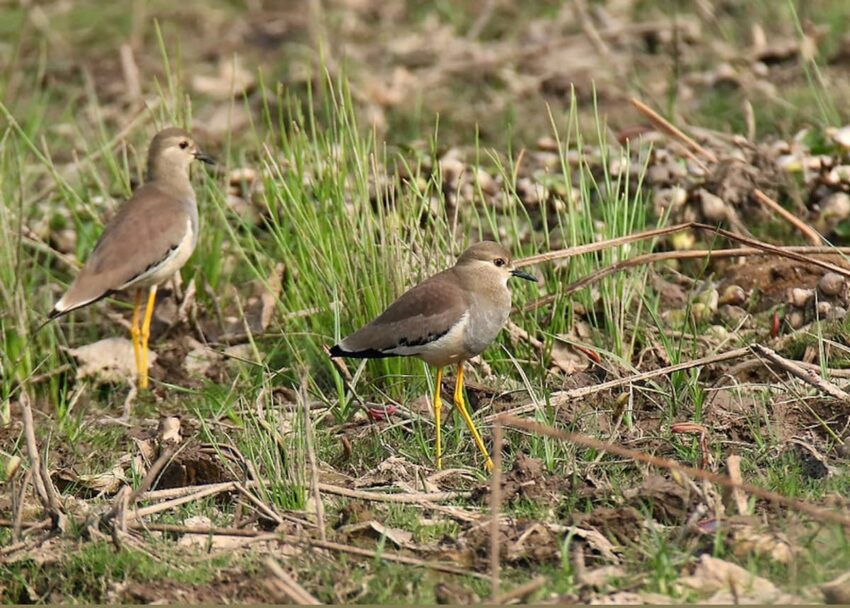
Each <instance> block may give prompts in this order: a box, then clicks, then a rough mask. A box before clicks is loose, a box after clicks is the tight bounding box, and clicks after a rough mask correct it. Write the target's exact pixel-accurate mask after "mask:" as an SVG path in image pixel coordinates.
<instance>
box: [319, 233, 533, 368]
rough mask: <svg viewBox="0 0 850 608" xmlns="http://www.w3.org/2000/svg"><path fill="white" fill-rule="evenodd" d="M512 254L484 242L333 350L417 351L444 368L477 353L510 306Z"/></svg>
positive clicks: (371, 354)
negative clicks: (509, 285)
mask: <svg viewBox="0 0 850 608" xmlns="http://www.w3.org/2000/svg"><path fill="white" fill-rule="evenodd" d="M511 276H519V277H522V278H525V279H530V280H535V279H534V277H532V276H531V275H528V274H526V273H524V272H520V271H517V270H514V269H513V267H512V266H511V258H510V253H509V252H508V251H507V250H506V249H505V248H504V247H502V246H501V245H499V244H498V243H494V242H492V241H483V242H481V243H476V244H475V245H472V246H471V247H470V248H469V249H467V250H466V251H465V252H464V253H463V254H462V255H461V256H460V258H458V261H457V263H456V264H455V265H454V266H453V267H451V268H449V269H448V270H444V271H443V272H440V273H438V274H435V275H434V276H432V277H430V278H428V279H426V280H425V281H423V282H422V283H420V284H418V285H416V286H415V287H413V288H411V289H410V290H409V291H407V292H405V293H404V294H403V295H402V296H401V297H399V298H398V299H397V300H396V301H395V302H393V303H392V304H391V305H390V306H389V308H387V309H386V310H385V311H384V312H383V313H382V314H381V315H380V316H378V317H377V318H376V319H375V320H373V321H372V322H371V323H369V324H368V325H365V326H364V327H362V328H361V329H359V330H358V331H356V332H355V333H353V334H351V335H350V336H348V337H347V338H345V339H344V340H342V341H341V342H340V343H339V344H337V345H336V346H334V347H333V348H332V349H331V355H333V356H343V357H354V358H380V357H399V356H401V357H405V356H415V357H419V358H420V359H422V360H424V361H426V362H427V363H430V364H432V365H435V366H437V367H442V366H445V365H448V364H450V363H455V362H457V361H462V360H466V359H469V358H471V357H474V356H475V355H477V354H479V353H480V352H481V351H483V350H484V349H485V348H486V347H487V345H489V344H490V343H491V342H492V341H493V340H494V339H495V338H496V336H497V335H498V333H499V330H501V329H502V327H503V326H504V324H505V322H506V321H507V318H508V313H510V310H511V292H510V290H509V289H508V286H507V281H508V278H510V277H511Z"/></svg>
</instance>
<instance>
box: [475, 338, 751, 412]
mask: <svg viewBox="0 0 850 608" xmlns="http://www.w3.org/2000/svg"><path fill="white" fill-rule="evenodd" d="M749 352H750V349H749V348H736V349H734V350H730V351H727V352H725V353H718V354H716V355H709V356H707V357H702V358H700V359H694V360H693V361H685V362H684V363H677V364H676V365H670V366H669V367H662V368H659V369H653V370H650V371H647V372H641V373H639V374H634V375H632V376H627V377H625V378H620V379H618V380H611V381H609V382H603V383H602V384H594V385H592V386H583V387H581V388H574V389H571V390H568V391H558V392H555V393H552V397H551V399H550V403H551V405H552V406H553V407H558V406H560V405H563V404H564V403H566V402H568V401H570V400H572V399H578V398H580V397H586V396H588V395H593V394H595V393H598V392H600V391H604V390H608V389H609V388H616V387H618V386H625V385H628V384H633V383H635V382H642V381H644V380H649V379H650V378H656V377H658V376H666V375H668V374H672V373H673V372H679V371H682V370H685V369H691V368H693V367H700V366H702V365H709V364H711V363H719V362H721V361H728V360H730V359H737V358H739V357H743V356H744V355H747V354H749ZM536 408H537V405H535V404H534V403H528V404H526V405H521V406H519V407H515V408H513V409H511V410H508V411H506V412H502V413H501V414H491V415H490V416H487V417H486V418H485V419H484V421H485V422H492V421H494V420H496V419H497V418H498V417H499V416H502V415H514V416H516V415H518V414H526V413H528V412H533V411H534V410H535V409H536Z"/></svg>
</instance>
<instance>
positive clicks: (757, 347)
mask: <svg viewBox="0 0 850 608" xmlns="http://www.w3.org/2000/svg"><path fill="white" fill-rule="evenodd" d="M750 348H751V349H752V351H753V352H754V353H755V354H756V355H759V356H761V357H764V358H765V359H767V360H768V361H770V362H771V363H773V364H774V365H776V366H777V367H780V368H781V369H784V370H785V371H786V372H788V373H789V374H791V375H793V376H796V377H797V378H799V379H800V380H802V381H803V382H806V383H807V384H811V385H812V386H814V387H815V388H816V389H818V390H819V391H821V392H822V393H825V394H827V395H829V396H830V397H834V398H835V399H840V400H842V401H844V402H845V403H850V395H848V394H847V393H846V392H845V391H843V390H842V389H840V388H838V387H837V386H835V385H834V384H833V383H832V382H829V381H828V380H825V379H823V378H821V377H820V376H819V375H818V374H816V373H815V372H814V371H812V370H809V369H804V368H802V367H800V366H799V365H797V363H796V362H795V361H791V360H790V359H786V358H785V357H783V356H782V355H779V354H778V353H776V351H774V350H772V349H770V348H768V347H766V346H762V345H761V344H753V345H752V346H751V347H750Z"/></svg>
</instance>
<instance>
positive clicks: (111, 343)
mask: <svg viewBox="0 0 850 608" xmlns="http://www.w3.org/2000/svg"><path fill="white" fill-rule="evenodd" d="M66 350H67V352H68V353H69V354H71V355H72V356H73V357H74V358H75V359H76V360H77V361H79V362H80V367H79V368H77V379H79V380H82V379H85V378H92V379H94V380H95V381H96V382H99V383H105V384H113V383H114V384H119V383H122V382H126V381H127V378H134V377H135V376H136V359H135V355H134V353H133V343H132V342H131V341H130V340H128V339H127V338H105V339H103V340H99V341H97V342H93V343H92V344H86V345H84V346H80V347H77V348H69V349H66ZM156 358H157V356H156V353H155V352H153V351H149V352H148V360H149V361H150V364H151V365H153V364H154V362H155V361H156Z"/></svg>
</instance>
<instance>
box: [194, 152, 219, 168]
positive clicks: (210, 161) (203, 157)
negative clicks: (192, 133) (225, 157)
mask: <svg viewBox="0 0 850 608" xmlns="http://www.w3.org/2000/svg"><path fill="white" fill-rule="evenodd" d="M195 159H196V160H199V161H201V162H202V163H204V164H205V165H214V164H215V159H214V158H213V157H212V156H209V155H207V154H204V153H203V152H201V151H198V152H195Z"/></svg>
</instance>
